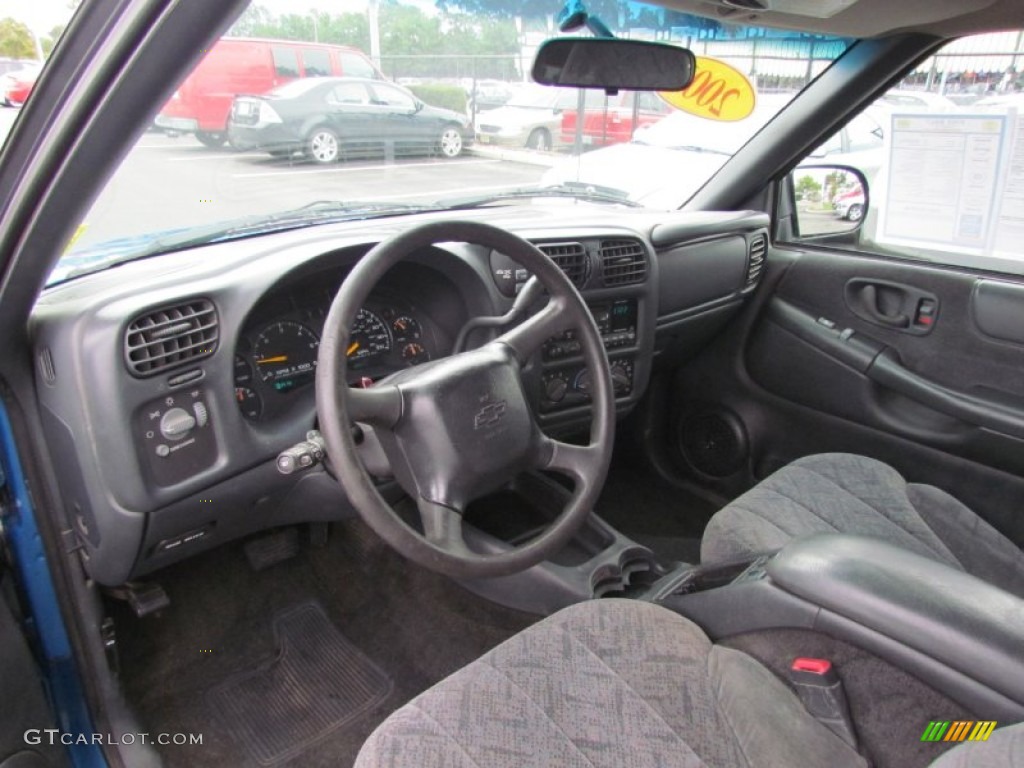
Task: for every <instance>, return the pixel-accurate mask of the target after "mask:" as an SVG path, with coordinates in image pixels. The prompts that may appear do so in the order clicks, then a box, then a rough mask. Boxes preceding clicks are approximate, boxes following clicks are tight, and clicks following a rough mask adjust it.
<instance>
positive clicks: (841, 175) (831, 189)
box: [825, 171, 849, 201]
mask: <svg viewBox="0 0 1024 768" xmlns="http://www.w3.org/2000/svg"><path fill="white" fill-rule="evenodd" d="M848 183H849V182H848V181H847V175H846V172H845V171H831V172H829V174H828V175H827V176H825V199H826V200H829V201H831V200H835V197H836V195H837V194H838V193H839V190H840V189H841V188H842V187H844V186H846V185H847V184H848Z"/></svg>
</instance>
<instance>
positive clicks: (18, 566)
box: [0, 402, 107, 768]
mask: <svg viewBox="0 0 1024 768" xmlns="http://www.w3.org/2000/svg"><path fill="white" fill-rule="evenodd" d="M0 479H3V480H6V484H7V488H8V496H9V498H10V500H11V505H12V507H13V508H12V509H11V510H9V513H8V515H7V516H6V517H5V518H4V520H3V525H4V530H5V532H6V534H7V540H8V543H9V545H10V549H11V552H12V553H13V555H14V568H15V572H16V575H17V578H18V582H19V583H20V585H21V587H22V589H23V591H24V593H25V597H26V599H27V601H28V608H29V611H30V613H31V618H30V621H31V622H32V625H33V628H34V630H35V634H36V636H37V637H38V638H39V644H40V646H41V651H42V656H43V661H44V669H43V673H44V679H45V681H46V684H47V690H48V693H49V695H50V703H51V705H52V706H53V709H54V713H55V715H56V717H57V724H58V727H59V728H60V730H61V732H62V733H64V734H69V735H71V736H77V735H78V734H90V735H91V734H92V733H93V732H94V731H95V726H94V725H93V721H92V717H91V715H90V714H89V708H88V705H87V703H86V700H85V695H84V693H83V691H82V682H81V679H80V677H79V675H78V669H77V667H76V665H75V660H74V659H73V658H72V656H71V643H70V641H69V640H68V633H67V629H66V628H65V626H64V620H63V617H62V616H61V614H60V606H59V605H58V603H57V593H56V590H55V589H54V584H53V578H52V576H51V575H50V570H49V565H48V564H47V561H46V552H45V550H44V549H43V542H42V539H41V538H40V536H39V528H38V527H37V526H36V520H35V514H34V512H33V510H32V500H31V497H30V495H29V492H28V487H27V486H26V485H25V477H24V475H23V474H22V470H21V464H20V462H19V461H18V454H17V451H16V450H15V446H14V435H13V432H12V430H11V422H10V419H9V418H8V417H7V410H6V409H5V408H4V406H3V403H2V402H0ZM67 751H68V755H69V756H70V758H71V762H72V765H75V766H82V768H105V767H106V765H107V761H106V759H105V758H104V757H103V753H102V751H101V750H100V748H99V746H96V745H91V744H90V745H88V746H86V745H76V746H70V747H68V748H67Z"/></svg>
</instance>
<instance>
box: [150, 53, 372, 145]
mask: <svg viewBox="0 0 1024 768" xmlns="http://www.w3.org/2000/svg"><path fill="white" fill-rule="evenodd" d="M329 76H348V77H366V78H383V75H382V74H381V73H380V71H379V70H378V69H377V67H376V66H374V64H373V62H372V61H370V60H369V59H368V58H367V57H366V55H365V54H363V53H362V52H361V51H359V50H356V49H355V48H349V47H346V46H341V45H326V44H324V43H308V42H295V41H294V40H264V39H255V38H241V37H224V38H221V39H220V40H218V41H217V43H216V44H215V45H214V46H213V48H211V49H210V52H209V53H208V54H207V55H206V56H204V57H203V59H202V61H200V62H199V64H198V65H197V66H196V68H195V69H194V70H193V71H192V74H191V75H189V76H188V77H187V78H186V79H185V80H184V82H182V84H181V86H180V87H179V88H178V89H177V90H176V91H175V92H174V95H173V96H172V97H171V100H170V101H168V102H167V103H166V104H165V105H164V106H163V108H162V109H161V110H160V114H159V115H157V118H156V121H155V122H156V125H157V127H159V128H163V129H165V130H172V131H176V132H179V133H192V134H194V135H195V137H196V138H197V139H198V140H199V141H200V142H202V143H203V144H205V145H206V146H208V147H219V146H222V145H223V144H224V142H225V141H226V140H227V122H228V113H229V112H230V111H231V102H232V100H233V99H234V98H235V97H236V96H238V95H240V94H243V93H244V94H263V93H267V92H268V91H270V90H271V89H273V88H276V87H277V86H280V85H284V84H285V83H288V82H290V81H292V80H295V79H297V78H305V77H329Z"/></svg>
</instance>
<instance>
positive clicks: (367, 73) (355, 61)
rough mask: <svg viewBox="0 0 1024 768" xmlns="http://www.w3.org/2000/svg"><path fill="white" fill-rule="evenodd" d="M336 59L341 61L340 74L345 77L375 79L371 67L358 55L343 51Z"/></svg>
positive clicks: (375, 74)
mask: <svg viewBox="0 0 1024 768" xmlns="http://www.w3.org/2000/svg"><path fill="white" fill-rule="evenodd" d="M338 57H339V58H340V59H341V74H343V75H345V76H346V77H370V78H374V77H377V73H376V72H375V71H374V69H373V65H372V64H371V63H370V62H369V61H367V60H366V59H364V58H363V57H362V56H360V55H359V54H356V53H345V52H344V51H343V52H341V53H340V54H338Z"/></svg>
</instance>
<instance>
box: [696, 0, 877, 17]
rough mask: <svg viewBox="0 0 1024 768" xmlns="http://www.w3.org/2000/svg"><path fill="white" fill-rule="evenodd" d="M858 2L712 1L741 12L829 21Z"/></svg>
mask: <svg viewBox="0 0 1024 768" xmlns="http://www.w3.org/2000/svg"><path fill="white" fill-rule="evenodd" d="M857 1H858V0H712V2H714V4H715V5H721V6H724V7H725V8H730V9H738V10H741V11H753V12H755V13H764V12H765V11H774V12H775V13H788V14H792V15H794V16H809V17H811V18H815V19H830V18H832V17H833V16H835V15H836V14H837V13H840V12H842V11H845V10H846V9H847V8H849V7H850V6H851V5H856V4H857Z"/></svg>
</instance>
